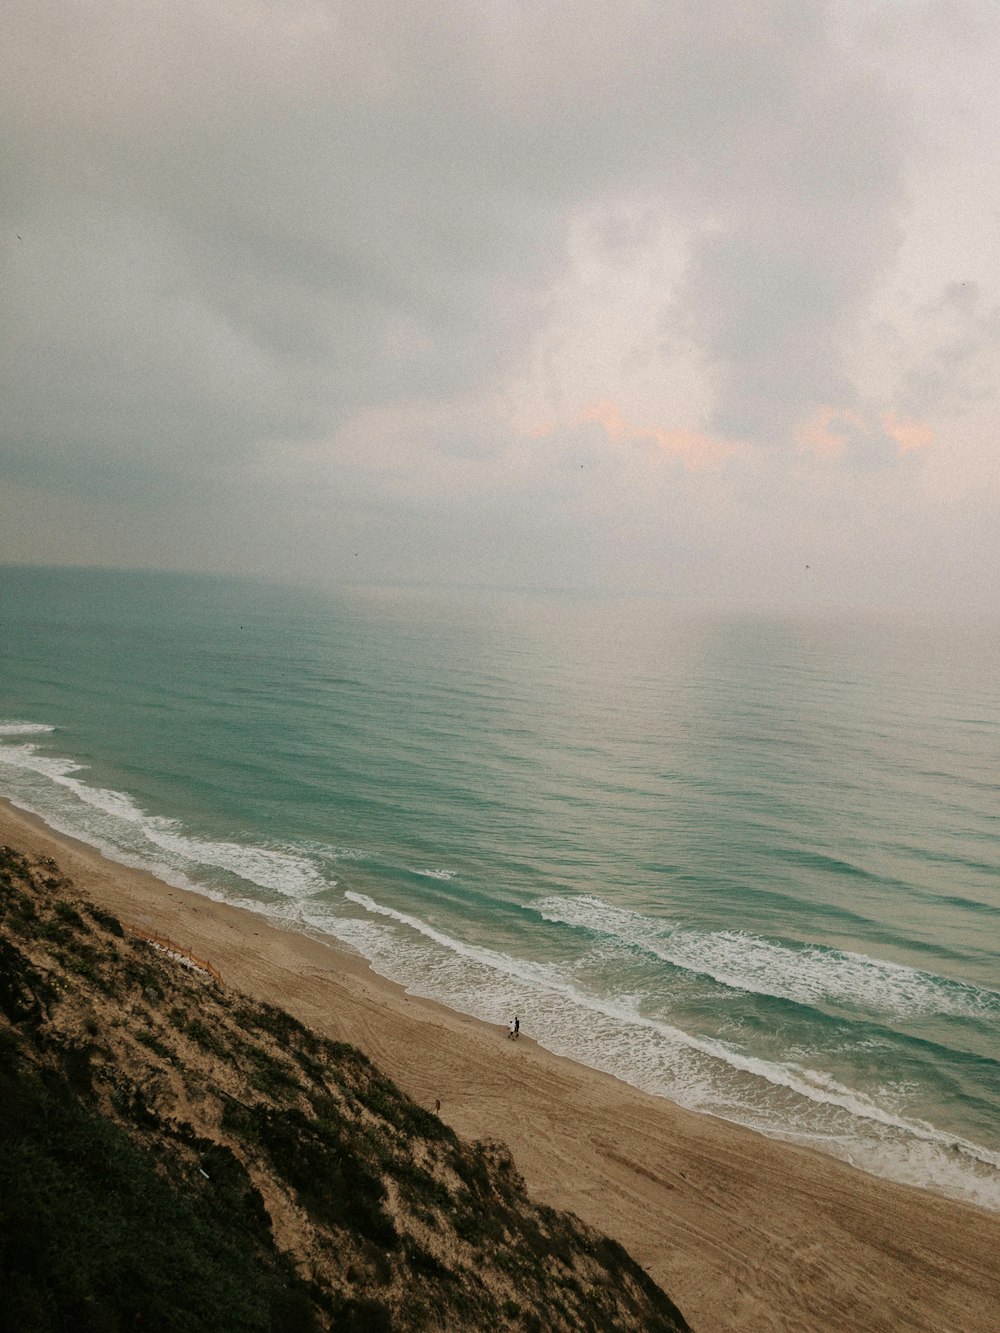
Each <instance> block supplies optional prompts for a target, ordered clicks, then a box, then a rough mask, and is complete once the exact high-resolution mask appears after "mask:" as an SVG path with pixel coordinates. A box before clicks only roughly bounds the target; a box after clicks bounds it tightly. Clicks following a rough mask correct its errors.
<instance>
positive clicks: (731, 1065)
mask: <svg viewBox="0 0 1000 1333" xmlns="http://www.w3.org/2000/svg"><path fill="white" fill-rule="evenodd" d="M0 627H2V635H0V795H3V796H5V797H7V798H8V799H9V800H11V801H13V802H14V803H15V804H16V805H18V806H20V807H21V808H23V809H26V810H30V811H33V812H34V813H35V814H37V815H40V816H41V817H42V818H43V819H45V820H46V821H47V822H48V823H49V824H50V825H51V826H52V827H53V828H55V829H57V830H59V831H61V832H64V833H68V834H71V835H73V836H74V837H76V838H80V839H83V840H84V841H86V842H88V843H90V844H92V845H93V846H95V847H97V848H99V849H100V850H101V851H102V852H103V853H104V854H105V855H107V856H109V857H112V858H114V859H116V860H118V861H120V862H123V863H125V864H127V865H132V866H141V867H144V868H146V869H150V870H152V871H154V872H155V873H156V874H157V875H159V876H160V877H162V878H163V879H164V880H166V881H167V882H168V883H171V884H175V885H180V886H183V887H187V888H195V889H197V890H198V891H200V892H202V893H205V894H207V895H209V896H210V897H213V898H217V899H221V900H224V901H227V902H232V903H237V904H239V905H241V906H244V907H251V908H253V909H254V910H256V911H259V912H261V913H263V914H264V915H266V916H267V917H268V918H269V919H271V920H272V921H273V922H275V923H277V924H279V925H281V926H284V927H286V928H288V929H290V930H298V931H304V932H307V933H309V934H312V935H316V936H319V937H329V938H332V939H335V940H336V941H339V942H340V943H342V944H344V945H347V946H348V947H349V948H351V949H354V950H356V951H358V952H359V953H361V954H363V955H364V956H365V957H366V958H367V959H368V960H369V961H370V962H371V965H372V967H373V968H374V969H375V970H376V971H378V972H379V973H381V974H383V975H384V976H386V977H389V978H391V979H392V980H394V981H397V982H400V983H401V984H402V985H404V986H406V987H407V988H408V989H409V990H410V991H411V992H413V993H415V994H418V995H422V996H428V997H431V998H433V999H435V1000H438V1001H440V1002H441V1003H443V1004H445V1005H448V1006H450V1007H451V1008H453V1009H455V1010H459V1011H461V1012H463V1013H466V1014H471V1015H475V1016H476V1017H477V1018H481V1019H485V1020H487V1021H488V1022H491V1023H496V1024H498V1025H499V1024H506V1023H507V1022H508V1021H509V1020H510V1018H511V1017H512V1016H513V1015H514V1014H515V1013H517V1014H518V1015H519V1017H520V1020H521V1026H522V1030H523V1031H524V1032H525V1033H526V1034H528V1035H529V1036H531V1037H533V1038H535V1039H536V1040H537V1041H538V1042H540V1043H541V1044H542V1045H543V1046H546V1047H548V1048H549V1049H550V1050H552V1051H555V1052H557V1053H558V1054H560V1055H565V1056H569V1057H571V1058H573V1059H575V1060H577V1061H580V1062H582V1063H584V1064H587V1065H591V1066H593V1067H594V1068H597V1069H601V1070H605V1071H607V1072H608V1073H611V1074H614V1075H616V1076H617V1077H618V1078H620V1079H623V1080H625V1081H626V1082H628V1083H631V1084H634V1085H635V1086H636V1087H639V1088H643V1089H645V1090H647V1091H649V1092H651V1093H654V1094H656V1095H659V1096H663V1097H667V1098H670V1099H671V1100H673V1101H674V1102H677V1103H679V1104H680V1105H682V1106H685V1107H688V1108H691V1109H693V1110H696V1111H700V1112H704V1113H708V1114H712V1115H716V1116H720V1117H723V1118H724V1119H726V1120H730V1121H735V1122H738V1123H739V1124H742V1125H746V1126H749V1127H751V1128H753V1129H755V1130H758V1131H760V1132H762V1133H764V1134H768V1135H771V1136H773V1137H777V1138H781V1139H787V1140H790V1141H792V1142H796V1143H802V1144H806V1145H809V1146H811V1147H814V1148H818V1149H820V1150H821V1151H824V1152H827V1153H830V1154H832V1155H834V1156H837V1157H840V1158H844V1159H846V1160H847V1161H850V1162H852V1163H854V1164H855V1165H856V1166H858V1167H860V1168H862V1169H864V1170H866V1171H869V1172H872V1173H874V1174H876V1175H880V1176H884V1177H888V1178H891V1179H893V1180H898V1181H904V1182H907V1183H910V1184H915V1185H919V1186H923V1187H926V1188H930V1189H933V1190H936V1191H938V1192H940V1193H943V1194H946V1195H949V1196H951V1197H954V1198H957V1199H963V1200H966V1201H969V1202H972V1203H975V1204H978V1205H980V1206H982V1207H985V1208H990V1209H996V1210H1000V1045H998V1035H1000V873H998V872H1000V692H998V688H997V663H998V662H1000V622H992V623H988V624H983V623H980V624H971V625H969V624H966V625H958V624H949V623H947V622H945V621H941V622H934V621H933V620H926V619H919V618H915V617H902V616H892V617H890V616H881V617H880V616H875V615H870V616H849V615H834V614H832V613H829V614H815V615H811V616H806V615H786V616H781V615H763V614H750V613H744V614H738V613H732V612H730V613H722V612H708V611H705V612H698V611H694V610H690V609H683V608H677V607H672V606H670V605H669V604H668V603H666V602H663V601H659V600H656V599H653V598H641V597H633V598H612V597H598V596H584V595H582V594H580V595H568V594H566V595H557V594H541V593H490V592H473V591H468V592H465V591H456V592H447V591H428V590H419V589H410V590H406V589H371V588H368V589H361V588H358V589H341V590H338V591H331V592H325V591H321V590H317V589H301V588H291V587H282V586H276V585H269V584H265V583H262V582H254V581H251V580H242V579H222V578H212V577H202V576H187V575H173V574H154V573H126V572H112V571H93V570H75V569H74V570H69V569H63V570H53V569H29V568H6V569H0ZM498 1036H499V1033H498Z"/></svg>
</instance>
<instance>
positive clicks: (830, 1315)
mask: <svg viewBox="0 0 1000 1333" xmlns="http://www.w3.org/2000/svg"><path fill="white" fill-rule="evenodd" d="M0 843H7V844H9V845H10V846H12V847H14V848H16V849H17V850H19V851H22V852H25V853H26V854H28V855H29V856H35V857H40V856H48V857H52V858H54V859H55V860H56V861H57V862H58V863H59V865H60V866H61V868H62V869H63V871H64V872H65V873H66V874H68V875H69V876H71V878H72V879H73V880H74V882H75V885H76V887H77V888H78V889H79V890H80V891H81V892H83V893H85V894H87V895H88V896H90V897H91V898H92V899H93V900H94V901H95V902H98V903H99V904H100V905H101V906H103V907H105V908H107V909H108V910H110V911H112V912H114V913H115V914H116V915H118V916H119V917H120V918H121V919H122V921H123V922H124V923H126V924H127V925H130V926H133V927H136V928H138V929H141V930H144V931H147V932H151V933H158V934H161V935H165V936H167V937H169V939H171V940H172V941H174V942H175V943H176V944H177V945H179V946H181V947H182V948H187V949H190V950H191V951H192V952H193V953H195V954H197V955H198V956H200V957H202V958H205V959H207V960H209V961H210V962H211V963H212V964H213V965H214V966H215V967H217V968H218V969H219V972H220V973H221V975H222V977H223V979H224V983H225V984H226V985H227V986H230V987H233V988H236V989H239V990H243V991H246V992H248V993H250V994H252V995H254V996H256V997H258V998H261V999H265V1000H268V1001H271V1002H272V1003H275V1004H279V1005H281V1006H283V1007H284V1008H286V1009H288V1010H289V1011H290V1012H291V1013H293V1014H294V1015H295V1016H296V1017H298V1018H300V1019H301V1020H303V1021H304V1022H306V1023H308V1024H310V1025H311V1026H313V1027H315V1028H316V1029H318V1030H319V1031H321V1032H324V1033H326V1034H328V1035H330V1036H332V1037H335V1038H338V1039H342V1040H347V1041H350V1042H353V1043H355V1044H356V1045H358V1046H359V1047H360V1048H361V1049H362V1050H363V1051H364V1052H365V1053H366V1054H367V1055H368V1056H370V1057H371V1058H372V1059H373V1060H375V1061H376V1062H377V1063H378V1064H380V1065H381V1066H382V1068H383V1069H384V1070H385V1071H386V1072H387V1073H388V1074H389V1075H390V1076H391V1077H392V1078H393V1079H395V1081H396V1082H397V1083H398V1084H399V1085H400V1087H401V1088H403V1090H404V1091H406V1092H407V1093H409V1094H410V1095H411V1096H413V1097H414V1098H416V1099H417V1100H418V1101H419V1102H421V1103H422V1104H423V1105H425V1106H429V1107H433V1106H434V1104H435V1102H436V1101H438V1100H439V1101H440V1104H441V1111H440V1113H441V1116H442V1117H443V1118H444V1119H445V1120H446V1121H447V1122H448V1123H449V1124H451V1125H452V1126H453V1127H454V1128H455V1129H456V1130H457V1131H458V1132H459V1133H460V1134H462V1135H465V1136H466V1137H469V1138H498V1139H502V1140H503V1141H505V1142H506V1143H507V1144H508V1145H509V1146H510V1148H511V1150H512V1151H513V1154H514V1157H515V1159H516V1161H517V1164H518V1166H519V1168H520V1170H521V1171H522V1172H523V1174H524V1176H525V1179H526V1180H527V1183H528V1186H529V1188H530V1189H531V1191H532V1192H533V1194H534V1195H535V1196H536V1197H537V1198H538V1199H540V1200H542V1201H544V1202H546V1203H550V1204H552V1205H554V1206H556V1207H559V1208H567V1209H570V1210H572V1211H573V1212H575V1213H577V1214H578V1215H579V1216H580V1217H581V1218H583V1219H584V1220H585V1221H587V1222H589V1223H591V1224H593V1225H594V1226H597V1227H599V1228H601V1229H602V1230H604V1231H606V1232H607V1233H608V1234H610V1235H611V1236H613V1237H614V1238H616V1239H617V1240H619V1241H621V1243H622V1244H623V1245H625V1246H626V1248H627V1249H628V1250H629V1251H630V1252H631V1253H632V1254H633V1255H634V1256H635V1257H636V1258H637V1259H638V1260H639V1262H640V1263H642V1264H643V1266H644V1267H646V1268H647V1270H648V1271H649V1272H650V1274H651V1275H652V1276H653V1277H654V1279H655V1280H656V1281H657V1282H658V1283H659V1284H660V1285H661V1286H662V1287H663V1288H664V1289H665V1290H666V1291H667V1292H668V1294H669V1295H670V1296H671V1297H672V1299H673V1300H675V1301H676V1302H677V1304H678V1305H679V1306H680V1308H681V1310H682V1311H683V1312H684V1314H685V1316H686V1317H687V1318H688V1320H689V1321H690V1323H691V1326H692V1327H693V1328H694V1329H695V1330H698V1333H716V1331H717V1330H737V1329H739V1330H742V1331H743V1333H756V1331H758V1330H759V1331H763V1330H802V1333H806V1331H808V1333H815V1331H817V1330H857V1331H858V1333H863V1331H867V1330H872V1331H874V1330H907V1331H911V1330H912V1331H919V1330H928V1333H930V1330H934V1331H935V1333H941V1330H952V1331H953V1333H978V1331H980V1330H981V1331H982V1333H987V1331H989V1333H993V1330H995V1329H997V1328H998V1327H1000V1215H997V1214H993V1213H989V1212H985V1211H983V1210H979V1209H976V1208H972V1207H969V1206H966V1205H963V1204H958V1203H953V1202H951V1201H949V1200H946V1199H942V1198H939V1197H937V1196H936V1195H933V1194H931V1193H929V1192H927V1191H923V1190H917V1189H908V1188H906V1187H903V1186H900V1185H895V1184H891V1183H889V1182H886V1181H882V1180H878V1179H875V1178H873V1177H870V1176H867V1175H864V1174H862V1173H861V1172H858V1171H855V1170H853V1169H852V1168H850V1167H849V1166H846V1165H844V1164H842V1163H840V1162H838V1161H835V1160H833V1159H831V1158H828V1157H825V1156H822V1155H820V1154H818V1153H812V1152H809V1151H807V1150H803V1149H799V1148H796V1147H793V1146H790V1145H787V1144H781V1143H776V1142H773V1141H771V1140H769V1139H766V1138H764V1137H762V1136H759V1135H756V1134H753V1133H750V1132H749V1131H746V1130H742V1129H740V1128H739V1127H737V1126H733V1125H729V1124H726V1123H724V1122H722V1121H719V1120H716V1119H713V1118H711V1117H707V1116H698V1115H693V1114H691V1113H688V1112H685V1111H683V1110H681V1109H680V1108H678V1107H676V1106H674V1105H673V1104H671V1103H669V1102H667V1101H664V1100H663V1099H660V1098H654V1097H650V1096H647V1095H646V1094H644V1093H641V1092H638V1091H636V1090H635V1089H633V1088H631V1087H629V1086H627V1085H625V1084H623V1083H621V1082H619V1081H617V1080H615V1079H613V1078H611V1077H609V1076H606V1075H603V1074H600V1073H596V1072H594V1071H592V1070H590V1069H587V1068H585V1067H583V1066H580V1065H577V1064H574V1063H572V1062H570V1061H567V1060H563V1059H560V1058H558V1057H556V1056H553V1055H551V1054H550V1053H549V1052H547V1051H545V1050H543V1049H542V1048H541V1047H540V1046H538V1045H536V1044H535V1042H533V1041H532V1039H531V1033H530V1031H529V1032H525V1033H524V1035H523V1036H522V1038H521V1039H520V1040H519V1041H518V1042H516V1043H515V1042H511V1041H508V1040H506V1038H505V1034H504V1032H503V1030H500V1029H494V1028H491V1027H489V1026H487V1025H485V1024H482V1023H479V1022H476V1021H475V1020H472V1019H468V1018H464V1017H462V1016H460V1015H458V1014H455V1013H452V1012H451V1011H449V1010H447V1009H444V1008H442V1007H440V1006H438V1005H435V1004H432V1003H429V1002H425V1001H422V1000H419V999H415V998H413V997H409V996H407V995H405V994H404V992H403V991H402V990H401V989H400V988H399V987H396V986H393V985H392V984H391V983H388V982H386V981H384V980H383V979H382V978H380V977H378V976H377V975H375V974H374V973H373V972H372V971H371V970H370V969H369V967H368V966H367V964H366V963H365V961H364V960H363V959H361V958H358V957H356V956H354V955H351V954H349V953H348V952H346V951H345V950H342V949H339V948H333V947H331V946H329V945H327V944H325V943H321V942H319V941H316V940H313V939H309V938H307V937H305V936H300V935H297V934H293V933H290V932H286V931H282V930H278V929H275V928H274V927H271V926H269V925H268V924H267V923H266V921H265V920H264V919H263V918H262V917H259V916H257V915H254V914H252V913H249V912H245V911H241V910H239V909H237V908H233V907H229V906H225V905H222V904H219V903H215V902H212V901H211V900H209V899H207V898H203V897H201V896H199V895H197V894H194V893H189V892H185V891H183V890H181V889H177V888H173V887H171V886H169V885H166V884H164V883H163V882H161V881H160V880H158V879H156V878H155V877H153V876H151V875H148V874H145V873H143V872H140V871H136V870H131V869H128V868H126V867H124V866H121V865H118V864H117V863H115V862H112V861H109V860H107V859H105V858H103V857H102V856H100V855H99V854H98V853H97V852H96V851H94V850H93V849H91V848H89V847H87V846H85V845H83V844H81V843H78V842H74V841H73V840H71V839H68V838H63V837H60V836H58V835H56V834H54V833H53V832H51V831H50V830H49V829H47V828H46V827H45V826H44V825H42V824H41V823H40V822H39V821H37V820H35V819H33V818H31V817H30V816H27V815H25V814H23V813H21V812H20V811H17V810H14V809H12V808H11V807H10V806H8V805H6V804H5V803H0Z"/></svg>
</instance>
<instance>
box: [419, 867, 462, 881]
mask: <svg viewBox="0 0 1000 1333" xmlns="http://www.w3.org/2000/svg"><path fill="white" fill-rule="evenodd" d="M410 874H411V875H419V876H420V877H421V878H422V879H440V880H444V881H445V882H447V881H448V880H452V879H454V878H455V877H456V875H457V874H458V871H456V870H417V868H416V867H415V866H411V867H410Z"/></svg>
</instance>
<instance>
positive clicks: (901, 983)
mask: <svg viewBox="0 0 1000 1333" xmlns="http://www.w3.org/2000/svg"><path fill="white" fill-rule="evenodd" d="M529 908H530V910H532V911H534V912H537V913H538V915H539V916H541V917H542V918H543V920H546V921H553V922H560V923H562V924H564V925H569V926H576V927H582V928H584V929H587V930H590V931H593V932H595V933H598V934H601V935H605V936H609V937H611V938H614V939H617V940H620V941H622V942H623V943H625V944H628V945H632V946H634V947H638V948H641V949H644V950H646V951H647V952H648V953H650V954H652V955H654V956H655V957H657V958H660V959H662V960H663V961H664V962H666V963H670V964H671V965H672V966H674V967H679V968H683V969H684V970H685V971H688V972H692V973H697V974H701V975H704V976H708V977H711V978H712V980H713V981H717V982H718V983H719V984H720V985H723V986H728V987H730V988H731V989H735V990H742V991H747V992H750V993H753V994H757V995H769V996H773V997H774V998H777V999H784V1000H792V1001H795V1002H796V1003H799V1004H808V1005H823V1004H833V1005H838V1006H842V1007H846V1008H850V1009H852V1010H857V1009H863V1010H864V1011H865V1012H866V1013H874V1014H878V1013H881V1014H887V1015H891V1016H894V1017H897V1018H902V1017H906V1016H916V1015H920V1014H951V1015H954V1016H958V1017H963V1018H970V1017H971V1018H985V1017H988V1016H992V1017H1000V993H998V992H997V991H991V990H985V989H983V988H981V987H975V986H969V985H965V984H963V983H961V982H954V981H945V980H943V979H942V978H940V977H937V976H934V975H933V974H932V973H929V972H922V971H919V970H918V969H916V968H911V967H906V966H904V965H902V964H898V963H891V962H886V961H884V960H882V959H877V958H870V957H866V956H865V955H863V954H857V953H850V952H845V951H841V950H837V949H827V948H821V947H820V946H817V945H802V946H797V947H792V946H789V945H785V944H778V943H775V942H774V941H772V940H766V939H762V938H760V937H759V936H756V935H751V934H748V933H747V932H745V931H736V930H724V931H703V930H695V929H692V928H690V927H683V926H678V925H675V924H673V923H671V922H667V921H663V920H662V919H658V918H655V917H650V916H645V915H643V914H642V913H641V912H634V911H631V910H630V909H628V908H622V907H615V906H613V905H612V904H611V903H607V902H604V901H603V900H602V899H600V898H595V897H593V896H591V895H586V894H584V895H580V896H577V897H566V898H562V897H555V896H552V897H547V898H541V899H539V900H537V901H536V902H534V903H531V904H529Z"/></svg>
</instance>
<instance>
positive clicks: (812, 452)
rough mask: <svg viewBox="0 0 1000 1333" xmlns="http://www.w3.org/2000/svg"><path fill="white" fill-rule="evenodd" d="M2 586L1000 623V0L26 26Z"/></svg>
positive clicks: (0, 97)
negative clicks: (401, 589) (629, 600)
mask: <svg viewBox="0 0 1000 1333" xmlns="http://www.w3.org/2000/svg"><path fill="white" fill-rule="evenodd" d="M3 29H4V40H3V44H2V53H0V76H2V77H0V104H2V109H3V134H2V136H0V153H2V160H3V185H2V193H0V254H2V266H3V277H2V284H3V286H2V292H0V299H2V307H0V310H2V313H0V318H2V320H3V326H4V338H3V349H2V353H3V355H2V382H0V432H2V442H0V450H2V452H0V561H7V562H15V561H16V562H20V561H28V562H40V563H72V564H99V565H100V564H111V565H129V566H132V565H135V566H153V567H159V568H184V569H211V570H243V571H247V572H263V573H267V574H274V575H281V576H287V575H291V576H293V577H309V578H314V577H315V578H321V579H323V580H325V581H327V582H330V583H333V584H336V583H339V582H342V581H345V580H353V581H357V580H368V581H375V582H397V581H405V582H411V581H418V582H449V581H456V582H469V583H486V584H491V585H520V586H523V585H538V586H570V587H582V588H602V589H612V590H613V589H619V588H621V589H629V590H633V589H643V590H657V591H663V592H665V593H667V594H669V595H673V596H677V597H680V598H685V599H706V600H710V601H725V602H735V603H737V604H747V605H750V604H753V605H757V604H774V605H799V604H813V603H815V604H820V605H823V604H837V605H841V604H848V605H896V604H904V605H906V604H913V603H918V602H921V601H924V600H929V601H932V602H933V601H938V602H941V603H943V604H946V605H949V606H953V605H956V604H957V605H962V606H966V605H968V606H972V607H979V608H983V609H990V608H992V609H996V608H997V607H998V605H1000V591H998V590H1000V519H998V513H1000V458H998V448H997V445H998V434H997V419H998V407H1000V374H998V371H1000V153H998V149H1000V95H998V92H997V71H998V69H1000V5H998V4H997V3H996V0H857V3H854V2H852V0H845V2H844V3H836V2H831V3H823V2H822V0H814V2H811V0H746V2H745V3H743V2H741V0H690V2H687V0H644V2H642V3H640V2H639V0H635V2H634V3H633V2H632V0H613V2H609V0H576V2H575V3H569V0H359V2H358V3H353V2H352V0H344V2H343V3H338V2H337V0H311V2H310V0H272V2H271V3H266V2H264V0H167V2H165V3H160V2H159V0H114V2H112V0H58V3H57V2H56V0H6V4H5V6H4V22H3Z"/></svg>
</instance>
